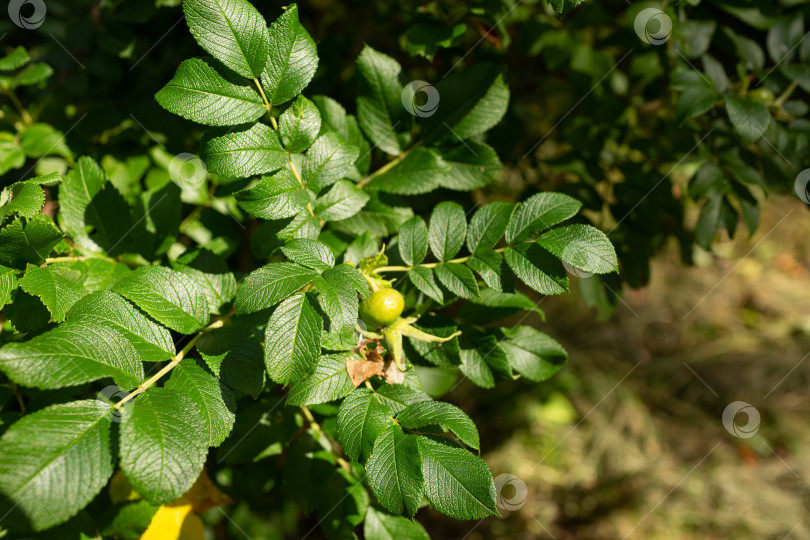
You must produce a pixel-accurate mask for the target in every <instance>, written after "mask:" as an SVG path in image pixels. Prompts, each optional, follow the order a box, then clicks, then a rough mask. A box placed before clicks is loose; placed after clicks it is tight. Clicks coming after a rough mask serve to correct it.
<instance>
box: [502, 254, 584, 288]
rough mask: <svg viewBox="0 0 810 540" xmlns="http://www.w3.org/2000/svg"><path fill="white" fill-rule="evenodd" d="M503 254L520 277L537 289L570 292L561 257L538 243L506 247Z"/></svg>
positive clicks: (507, 262)
mask: <svg viewBox="0 0 810 540" xmlns="http://www.w3.org/2000/svg"><path fill="white" fill-rule="evenodd" d="M503 256H504V259H505V260H506V264H508V265H509V268H511V269H512V271H513V272H514V273H515V275H516V276H517V277H518V279H520V281H522V282H523V283H525V284H526V285H528V286H529V287H531V288H532V289H534V290H535V291H537V292H539V293H541V294H548V295H553V294H563V293H566V292H568V290H569V289H568V275H567V274H566V273H565V267H564V266H563V265H562V263H561V262H560V261H559V259H557V258H555V257H554V256H553V255H552V254H551V253H549V252H548V251H546V250H545V249H543V248H542V247H540V246H538V245H537V244H532V243H527V244H518V245H517V246H515V247H513V248H506V250H505V251H504V253H503Z"/></svg>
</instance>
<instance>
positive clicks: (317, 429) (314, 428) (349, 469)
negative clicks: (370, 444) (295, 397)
mask: <svg viewBox="0 0 810 540" xmlns="http://www.w3.org/2000/svg"><path fill="white" fill-rule="evenodd" d="M301 412H302V413H303V414H304V417H305V418H306V419H307V422H309V427H311V428H312V431H314V432H315V433H317V434H318V435H320V436H322V437H324V438H325V439H326V440H328V441H331V439H330V438H329V436H328V435H327V434H326V433H324V431H323V428H322V427H321V425H320V424H319V423H318V422H317V421H316V420H315V417H314V416H312V411H310V410H309V409H308V408H307V407H305V406H304V405H301ZM332 454H333V455H334V456H335V461H337V462H338V465H340V466H341V467H343V469H344V470H345V471H346V472H347V473H349V474H351V475H352V476H354V473H353V472H352V466H351V464H350V463H349V462H348V461H346V460H345V459H343V458H342V457H340V456H338V455H337V454H335V453H334V452H332Z"/></svg>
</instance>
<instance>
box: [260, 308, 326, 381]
mask: <svg viewBox="0 0 810 540" xmlns="http://www.w3.org/2000/svg"><path fill="white" fill-rule="evenodd" d="M322 327H323V321H322V320H321V316H320V315H319V314H318V312H317V311H316V310H315V308H314V307H313V306H312V304H311V301H310V300H309V298H308V296H307V294H306V293H296V294H294V295H292V296H291V297H290V298H288V299H286V300H284V301H283V302H282V303H281V304H279V305H278V307H277V308H276V309H275V311H273V315H272V316H271V317H270V320H269V321H268V322H267V329H266V331H265V338H264V363H265V367H266V368H267V374H268V375H270V378H271V379H273V380H274V381H276V382H279V383H290V382H296V381H299V380H301V379H303V378H304V377H306V376H307V375H308V374H309V373H311V372H312V371H313V369H314V368H315V361H316V360H317V359H318V357H320V355H321V328H322Z"/></svg>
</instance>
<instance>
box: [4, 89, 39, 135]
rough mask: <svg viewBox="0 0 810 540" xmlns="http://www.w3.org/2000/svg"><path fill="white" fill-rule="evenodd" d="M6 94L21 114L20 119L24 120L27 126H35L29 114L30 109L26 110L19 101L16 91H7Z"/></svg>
mask: <svg viewBox="0 0 810 540" xmlns="http://www.w3.org/2000/svg"><path fill="white" fill-rule="evenodd" d="M5 92H6V95H7V96H8V98H9V99H10V100H11V103H13V104H14V106H15V107H16V108H17V110H18V111H19V112H20V118H22V121H23V122H24V123H25V125H28V126H30V125H31V124H33V123H34V119H33V118H31V115H30V114H29V112H28V109H26V108H25V107H24V106H23V104H22V102H21V101H20V100H19V98H18V97H17V95H16V94H15V93H14V91H13V90H11V89H6V91H5Z"/></svg>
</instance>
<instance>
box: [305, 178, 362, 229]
mask: <svg viewBox="0 0 810 540" xmlns="http://www.w3.org/2000/svg"><path fill="white" fill-rule="evenodd" d="M368 201H369V196H368V195H367V194H366V192H365V191H363V190H362V189H360V188H358V187H356V186H355V185H354V184H352V183H351V182H349V181H348V180H340V181H338V182H337V183H336V184H335V185H334V186H332V188H331V189H330V190H329V191H327V192H326V193H325V194H323V195H321V196H320V197H318V199H317V200H316V201H315V209H314V212H315V215H316V216H318V217H319V218H321V219H324V220H326V221H340V220H343V219H348V218H350V217H352V216H354V215H355V214H357V213H358V212H359V211H360V210H362V209H363V207H364V206H365V205H366V203H367V202H368Z"/></svg>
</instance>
